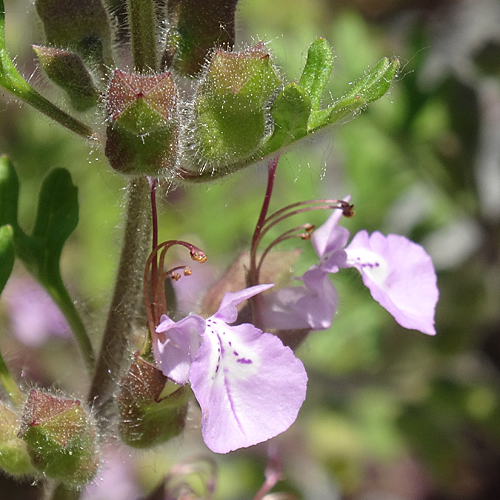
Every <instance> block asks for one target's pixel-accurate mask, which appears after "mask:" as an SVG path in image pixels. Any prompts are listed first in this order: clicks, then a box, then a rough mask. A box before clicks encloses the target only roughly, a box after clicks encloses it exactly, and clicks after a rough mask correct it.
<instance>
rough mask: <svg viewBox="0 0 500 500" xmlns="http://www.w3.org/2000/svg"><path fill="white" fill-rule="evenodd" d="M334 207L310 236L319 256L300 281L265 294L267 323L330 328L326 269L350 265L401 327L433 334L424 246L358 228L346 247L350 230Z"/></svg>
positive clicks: (431, 280)
mask: <svg viewBox="0 0 500 500" xmlns="http://www.w3.org/2000/svg"><path fill="white" fill-rule="evenodd" d="M341 215H342V214H341V212H340V211H334V212H333V213H332V215H331V216H330V217H329V218H328V220H327V221H326V222H325V224H323V225H322V226H321V227H320V228H319V229H318V230H317V231H315V232H314V234H313V236H312V244H313V246H314V249H315V250H316V253H317V254H318V257H319V259H320V262H319V265H317V266H312V267H311V268H309V270H308V271H307V272H306V273H305V274H304V275H303V276H302V277H301V278H297V279H298V280H300V281H302V282H303V286H300V287H291V288H284V289H282V290H279V291H277V292H273V293H271V294H268V295H267V297H266V307H265V309H264V311H263V312H262V317H263V320H264V324H265V325H266V326H267V327H268V328H278V329H298V328H310V329H311V330H321V329H325V328H329V326H330V324H331V321H332V318H333V314H334V312H335V308H336V305H337V298H336V292H335V289H334V287H333V285H332V284H331V283H330V282H329V281H328V277H327V276H328V273H336V272H338V271H339V269H341V268H346V267H354V268H356V269H357V270H358V271H359V272H360V273H361V276H362V279H363V283H364V284H365V285H366V286H367V287H368V288H369V290H370V292H371V294H372V297H373V298H374V299H375V300H376V301H377V302H378V303H379V304H380V305H382V306H383V307H384V308H385V309H387V311H389V313H391V314H392V316H394V319H395V320H396V321H397V322H398V323H399V324H400V325H401V326H403V327H405V328H411V329H415V330H420V331H421V332H423V333H427V334H429V335H434V334H435V333H436V331H435V329H434V311H435V308H436V303H437V300H438V295H439V292H438V289H437V284H436V281H437V280H436V272H435V270H434V266H433V264H432V261H431V258H430V257H429V255H427V253H426V252H425V250H424V249H423V247H421V246H420V245H417V244H416V243H413V242H412V241H410V240H408V239H407V238H405V237H404V236H398V235H395V234H389V235H388V236H384V235H382V234H381V233H379V232H375V233H373V234H372V235H371V236H369V235H368V233H367V232H366V231H360V232H359V233H357V234H356V236H355V237H354V238H353V240H352V241H351V243H350V244H349V245H348V246H347V247H346V244H347V241H348V239H349V231H348V230H347V229H345V228H343V227H341V226H339V225H338V222H339V220H340V217H341Z"/></svg>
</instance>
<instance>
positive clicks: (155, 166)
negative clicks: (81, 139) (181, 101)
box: [105, 70, 179, 177]
mask: <svg viewBox="0 0 500 500" xmlns="http://www.w3.org/2000/svg"><path fill="white" fill-rule="evenodd" d="M177 98H178V96H177V89H176V86H175V83H174V81H173V79H172V75H171V74H170V73H169V72H166V73H160V74H158V75H139V74H135V73H125V72H123V71H120V70H115V72H114V74H113V78H112V79H111V82H110V85H109V87H108V90H107V93H106V111H107V114H108V121H109V125H108V128H107V138H106V149H105V154H106V157H107V158H108V160H109V162H110V164H111V166H112V167H113V168H114V169H115V170H117V171H118V172H121V173H123V174H133V175H134V174H135V175H139V174H147V175H152V176H155V177H156V176H159V175H162V174H163V173H165V171H166V170H170V171H172V170H173V168H174V165H175V163H176V158H177V149H178V135H179V127H178V123H177Z"/></svg>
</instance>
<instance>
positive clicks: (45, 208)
mask: <svg viewBox="0 0 500 500" xmlns="http://www.w3.org/2000/svg"><path fill="white" fill-rule="evenodd" d="M77 225H78V188H77V187H76V186H75V185H74V184H73V182H72V181H71V175H70V173H69V172H68V171H67V170H65V169H63V168H58V169H55V170H52V171H51V172H50V173H49V174H48V175H47V177H46V178H45V179H44V181H43V184H42V188H41V190H40V195H39V198H38V210H37V216H36V221H35V227H34V229H33V234H32V237H31V238H32V239H34V240H36V241H37V243H38V244H39V245H40V247H41V249H42V251H43V255H38V256H32V258H34V259H36V260H37V261H38V263H39V266H40V268H39V269H38V272H39V273H40V276H41V278H42V279H47V280H48V281H49V282H53V281H54V280H57V279H59V259H60V257H61V252H62V248H63V245H64V243H66V240H67V239H68V238H69V236H70V235H71V233H72V232H73V231H74V230H75V229H76V226H77Z"/></svg>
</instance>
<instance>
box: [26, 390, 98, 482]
mask: <svg viewBox="0 0 500 500" xmlns="http://www.w3.org/2000/svg"><path fill="white" fill-rule="evenodd" d="M19 437H20V438H21V439H22V440H23V441H24V442H25V443H26V444H27V447H28V453H29V455H30V457H31V462H32V464H33V465H34V467H35V468H36V469H38V470H39V471H40V472H43V473H44V474H45V475H46V476H47V477H51V478H54V479H58V480H60V481H63V482H64V483H67V484H73V485H80V484H85V483H88V482H89V481H91V480H92V479H93V478H94V477H95V475H96V473H97V469H98V467H99V450H98V445H97V432H96V429H95V424H94V421H93V418H92V416H91V415H90V412H88V410H86V409H85V408H84V407H83V405H82V404H81V402H80V401H79V400H77V399H72V398H67V397H58V396H53V395H51V394H48V393H46V392H42V391H39V390H32V391H31V392H30V394H29V396H28V400H27V402H26V405H25V407H24V411H23V415H22V421H21V430H20V431H19Z"/></svg>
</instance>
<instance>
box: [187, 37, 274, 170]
mask: <svg viewBox="0 0 500 500" xmlns="http://www.w3.org/2000/svg"><path fill="white" fill-rule="evenodd" d="M280 86H281V80H280V79H279V78H278V75H277V73H276V70H275V67H274V65H273V64H272V62H271V60H270V57H269V53H268V52H267V50H266V48H265V45H264V44H263V43H262V42H261V43H258V44H257V45H256V46H255V47H251V48H248V49H246V50H244V51H242V52H227V51H224V50H217V51H216V52H215V53H214V55H213V57H212V60H211V61H210V64H209V65H208V67H207V69H206V72H205V74H204V75H203V78H202V80H201V83H200V85H199V87H198V90H197V93H196V97H195V102H194V107H195V109H194V137H193V139H194V145H195V150H196V154H197V157H198V161H199V162H200V163H202V164H209V165H210V164H212V165H215V166H220V167H224V166H225V165H230V164H231V163H235V162H238V161H242V160H245V159H247V158H248V157H249V156H250V155H252V153H254V152H256V151H258V148H259V146H260V145H261V142H262V140H263V139H264V138H265V137H266V136H267V135H269V133H270V132H271V131H272V130H270V128H269V123H270V119H269V112H268V109H269V105H270V101H271V98H272V97H273V95H274V94H275V93H276V91H277V90H278V88H279V87H280Z"/></svg>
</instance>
